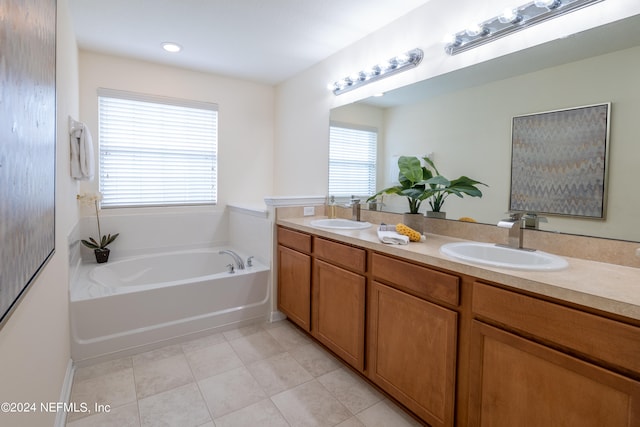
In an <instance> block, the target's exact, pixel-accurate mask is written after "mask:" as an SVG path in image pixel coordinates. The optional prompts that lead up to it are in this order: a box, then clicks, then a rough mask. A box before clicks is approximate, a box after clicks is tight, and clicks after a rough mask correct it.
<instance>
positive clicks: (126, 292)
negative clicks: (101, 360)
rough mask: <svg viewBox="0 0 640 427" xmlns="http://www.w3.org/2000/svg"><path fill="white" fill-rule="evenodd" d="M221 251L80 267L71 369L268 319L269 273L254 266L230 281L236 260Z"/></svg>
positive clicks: (74, 289) (73, 294)
mask: <svg viewBox="0 0 640 427" xmlns="http://www.w3.org/2000/svg"><path fill="white" fill-rule="evenodd" d="M220 249H222V248H216V249H198V250H188V251H178V252H166V253H158V254H153V255H144V256H135V257H129V258H124V259H119V260H112V261H109V262H108V263H106V264H100V265H99V264H84V265H81V266H80V268H79V270H78V273H77V274H76V277H75V279H74V280H73V283H72V285H71V287H70V303H69V305H70V321H71V335H72V343H71V356H72V358H73V359H74V361H81V360H85V359H94V358H98V357H100V356H106V355H113V354H117V353H122V354H126V353H127V352H130V353H133V352H135V351H136V349H137V350H138V351H141V350H144V349H145V348H153V346H154V344H156V346H157V345H162V344H166V343H167V342H168V341H170V340H174V339H178V338H180V337H185V336H190V335H194V334H197V333H198V332H201V333H202V332H204V331H207V332H212V331H213V330H215V329H221V328H225V327H226V328H228V327H230V326H231V325H235V326H237V325H239V324H241V323H248V322H249V321H255V320H257V319H266V318H267V317H268V312H269V297H270V294H271V292H270V284H269V268H268V267H267V266H265V265H264V264H261V263H260V262H258V261H256V260H255V259H254V260H252V266H251V267H249V266H247V267H246V268H245V269H244V270H238V269H236V270H235V273H233V274H232V273H229V271H228V270H229V269H228V267H227V265H228V264H230V263H232V262H233V259H232V258H231V257H230V256H229V255H226V254H218V252H219V250H220ZM224 249H227V248H224ZM236 252H238V251H236ZM239 255H240V256H241V257H242V259H244V260H246V259H247V256H246V255H243V254H242V253H239Z"/></svg>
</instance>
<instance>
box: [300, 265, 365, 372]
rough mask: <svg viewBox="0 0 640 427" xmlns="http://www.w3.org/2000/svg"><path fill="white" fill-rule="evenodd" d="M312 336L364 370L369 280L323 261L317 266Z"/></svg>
mask: <svg viewBox="0 0 640 427" xmlns="http://www.w3.org/2000/svg"><path fill="white" fill-rule="evenodd" d="M313 268H314V282H313V289H314V291H313V331H312V333H313V335H314V336H315V337H316V338H317V339H318V340H319V341H320V342H322V343H323V344H324V345H326V346H327V347H329V348H330V349H331V350H333V351H334V352H335V353H336V354H337V355H338V356H340V357H341V358H342V359H343V360H345V361H346V362H347V363H349V364H350V365H351V366H353V367H354V368H356V369H359V370H360V371H362V370H363V369H364V330H365V328H364V326H365V323H364V322H365V320H364V307H365V299H366V295H365V291H366V287H365V283H366V279H365V277H364V276H362V275H360V274H356V273H353V272H351V271H348V270H345V269H343V268H341V267H337V266H335V265H333V264H329V263H328V262H325V261H322V260H316V261H315V263H314V267H313Z"/></svg>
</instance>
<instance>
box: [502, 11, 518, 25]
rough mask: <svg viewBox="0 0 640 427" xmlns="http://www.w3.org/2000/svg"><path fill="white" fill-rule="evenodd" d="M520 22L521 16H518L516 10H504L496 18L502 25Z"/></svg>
mask: <svg viewBox="0 0 640 427" xmlns="http://www.w3.org/2000/svg"><path fill="white" fill-rule="evenodd" d="M520 20H522V16H521V15H519V14H518V10H517V9H511V8H509V9H505V10H504V12H502V15H500V16H499V17H498V21H500V22H502V23H503V24H509V23H516V22H519V21H520Z"/></svg>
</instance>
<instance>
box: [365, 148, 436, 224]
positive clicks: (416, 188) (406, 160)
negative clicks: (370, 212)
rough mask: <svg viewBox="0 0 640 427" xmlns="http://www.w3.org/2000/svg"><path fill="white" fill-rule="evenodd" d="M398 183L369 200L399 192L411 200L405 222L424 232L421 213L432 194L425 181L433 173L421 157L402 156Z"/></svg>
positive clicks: (399, 159) (399, 160)
mask: <svg viewBox="0 0 640 427" xmlns="http://www.w3.org/2000/svg"><path fill="white" fill-rule="evenodd" d="M398 169H399V173H398V185H395V186H393V187H389V188H385V189H384V190H380V191H379V192H377V193H376V194H374V195H373V196H371V197H369V199H368V200H367V202H371V201H372V200H376V199H377V197H378V196H381V195H383V194H397V195H398V196H404V197H406V198H407V201H408V202H409V212H407V213H405V215H404V223H405V224H406V225H408V226H409V227H411V228H413V229H414V230H416V231H418V232H420V233H422V229H423V224H422V223H423V215H421V214H420V213H419V210H420V205H421V204H422V202H423V201H424V200H425V199H427V198H428V197H430V196H431V189H430V187H428V185H427V184H425V183H424V182H425V181H426V180H428V179H429V178H431V177H432V176H433V174H432V173H431V171H430V170H429V169H427V168H426V167H424V166H422V164H421V163H420V159H418V158H417V157H414V156H400V157H399V158H398Z"/></svg>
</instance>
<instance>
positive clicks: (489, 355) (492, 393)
mask: <svg viewBox="0 0 640 427" xmlns="http://www.w3.org/2000/svg"><path fill="white" fill-rule="evenodd" d="M576 333H579V331H576ZM639 356H640V355H639ZM470 372H471V378H470V380H471V384H470V390H471V393H470V408H469V409H470V410H469V416H470V419H469V423H468V425H469V426H483V427H512V426H527V427H549V426H554V427H565V426H566V427H575V426H580V427H623V426H624V427H632V426H636V427H637V426H639V425H640V401H639V399H640V383H638V382H636V381H634V380H631V379H629V378H627V377H624V376H622V375H619V374H616V373H614V372H611V371H608V370H606V369H603V368H600V367H598V366H595V365H592V364H589V363H587V362H585V361H582V360H580V359H577V358H574V357H572V356H569V355H567V354H564V353H561V352H559V351H556V350H553V349H551V348H549V347H546V346H543V345H541V344H538V343H535V342H533V341H529V340H526V339H524V338H521V337H519V336H516V335H513V334H510V333H508V332H505V331H502V330H500V329H497V328H494V327H491V326H488V325H486V324H484V323H481V322H478V321H474V324H473V350H472V361H471V371H470Z"/></svg>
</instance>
